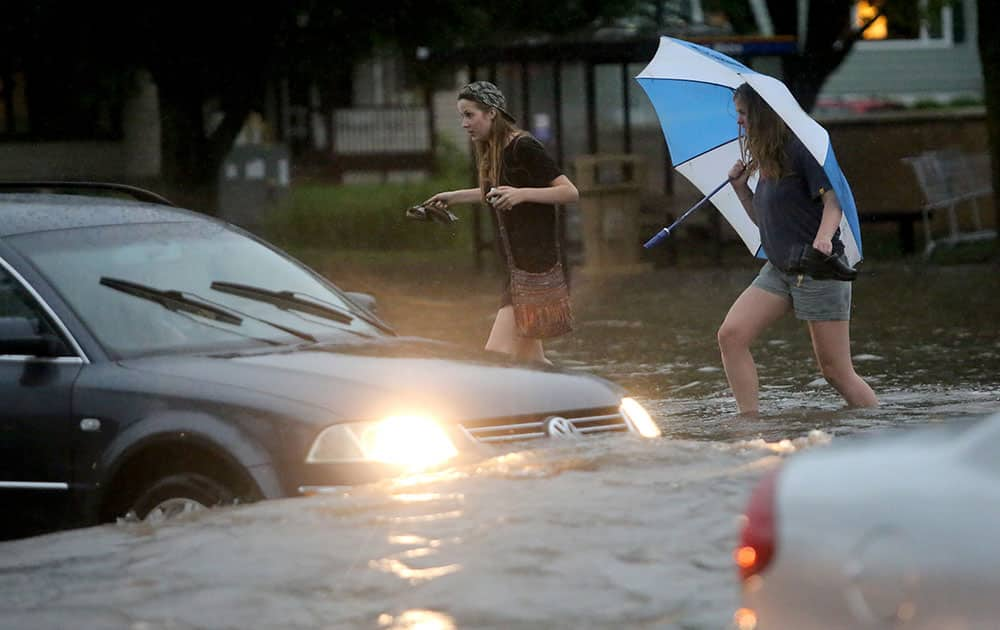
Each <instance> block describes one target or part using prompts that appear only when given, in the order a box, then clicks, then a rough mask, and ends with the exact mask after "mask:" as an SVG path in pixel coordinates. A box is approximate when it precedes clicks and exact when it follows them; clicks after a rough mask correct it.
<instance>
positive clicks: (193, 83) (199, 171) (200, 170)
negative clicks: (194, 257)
mask: <svg viewBox="0 0 1000 630" xmlns="http://www.w3.org/2000/svg"><path fill="white" fill-rule="evenodd" d="M152 74H153V80H154V81H155V82H156V86H157V89H158V92H159V108H160V130H161V131H160V133H161V144H160V154H161V176H162V178H163V182H164V185H165V186H166V189H167V193H168V195H169V196H170V198H171V199H172V200H173V201H175V202H176V203H178V204H179V205H182V206H185V207H187V208H191V209H193V210H200V211H202V212H207V213H209V214H215V211H216V205H217V203H216V199H215V194H214V193H215V187H214V183H215V182H214V180H215V174H214V173H213V172H211V170H210V169H209V167H208V164H207V159H206V158H207V156H208V151H207V141H206V136H205V119H204V114H203V104H204V97H203V94H202V91H201V89H200V87H199V86H198V85H197V80H196V79H194V78H193V75H191V74H186V73H184V72H171V71H160V70H159V69H154V70H153V71H152Z"/></svg>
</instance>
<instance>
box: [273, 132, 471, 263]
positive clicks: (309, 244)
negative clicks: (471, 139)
mask: <svg viewBox="0 0 1000 630" xmlns="http://www.w3.org/2000/svg"><path fill="white" fill-rule="evenodd" d="M437 162H438V165H439V166H438V171H439V173H440V174H439V175H437V176H435V177H433V178H431V179H428V180H425V181H417V182H401V183H389V182H381V183H365V184H342V185H336V184H331V183H323V182H310V183H302V184H295V185H293V186H292V188H291V191H290V192H289V194H288V196H287V197H286V199H285V200H284V202H283V203H282V204H281V205H280V207H279V208H278V209H277V210H275V211H274V212H272V213H270V214H269V215H268V216H267V217H266V218H265V220H264V232H265V234H266V236H267V238H268V239H270V240H273V241H275V242H277V243H280V244H281V245H283V246H285V247H290V248H328V249H338V250H339V249H383V250H439V249H465V250H467V249H469V247H471V240H472V228H471V219H470V216H471V215H470V213H471V212H474V211H475V210H474V209H473V208H472V207H471V206H470V207H466V208H458V209H456V210H455V214H457V215H458V216H459V220H458V221H457V222H456V223H453V224H452V225H448V226H445V225H439V224H437V223H424V222H417V221H412V220H410V219H407V218H405V211H406V209H407V208H409V207H410V206H413V205H415V204H418V203H420V202H422V201H424V200H426V199H428V198H430V197H431V196H433V195H434V194H435V193H438V192H441V191H443V190H454V189H457V188H468V187H469V186H470V183H471V175H470V173H469V168H470V165H469V161H468V157H467V156H463V155H462V154H461V152H460V151H458V149H456V148H455V147H453V146H452V147H449V146H447V145H446V146H442V147H441V150H439V151H438V156H437Z"/></svg>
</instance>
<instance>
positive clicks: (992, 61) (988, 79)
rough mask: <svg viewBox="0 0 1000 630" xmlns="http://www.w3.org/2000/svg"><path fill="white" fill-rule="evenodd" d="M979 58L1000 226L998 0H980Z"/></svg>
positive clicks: (999, 48) (994, 206)
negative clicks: (981, 68) (981, 67)
mask: <svg viewBox="0 0 1000 630" xmlns="http://www.w3.org/2000/svg"><path fill="white" fill-rule="evenodd" d="M976 4H977V9H978V11H979V19H978V31H979V60H980V62H981V63H982V66H983V99H984V101H985V103H986V130H987V133H988V135H989V139H990V162H991V163H992V173H993V177H992V179H993V208H994V211H995V213H996V226H997V229H1000V39H998V38H997V37H996V33H995V32H994V31H995V30H996V25H997V23H998V22H997V20H1000V7H998V6H997V3H996V0H978V2H977V3H976Z"/></svg>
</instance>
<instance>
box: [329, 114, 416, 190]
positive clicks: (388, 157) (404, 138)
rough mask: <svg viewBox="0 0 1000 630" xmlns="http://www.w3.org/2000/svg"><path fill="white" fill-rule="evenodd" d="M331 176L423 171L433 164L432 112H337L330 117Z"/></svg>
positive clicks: (339, 177) (341, 177)
mask: <svg viewBox="0 0 1000 630" xmlns="http://www.w3.org/2000/svg"><path fill="white" fill-rule="evenodd" d="M332 129H333V134H332V136H333V137H332V142H331V149H332V153H333V169H334V173H333V174H334V176H335V177H336V178H338V179H343V176H344V174H345V173H348V172H366V173H372V172H374V173H381V174H383V175H384V176H388V174H389V173H391V172H393V171H406V172H412V171H423V172H425V173H429V172H430V171H431V168H432V167H433V162H434V142H433V130H432V118H431V112H430V111H429V110H428V109H426V108H422V107H371V108H357V107H356V108H352V109H338V110H336V111H335V112H334V113H333V125H332Z"/></svg>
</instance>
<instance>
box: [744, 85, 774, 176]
mask: <svg viewBox="0 0 1000 630" xmlns="http://www.w3.org/2000/svg"><path fill="white" fill-rule="evenodd" d="M737 101H739V102H742V103H743V105H744V106H746V109H747V127H748V128H749V131H748V130H746V129H744V128H743V127H740V157H741V158H742V159H743V162H744V163H745V164H748V165H750V169H751V171H753V170H757V169H759V170H760V174H761V175H762V176H764V177H769V178H778V177H781V176H783V175H785V174H787V171H788V167H787V160H786V158H785V142H786V141H787V140H788V127H787V126H786V125H785V122H784V121H783V120H781V117H779V116H778V114H776V113H775V111H774V110H773V109H771V106H770V105H768V104H767V101H765V100H764V99H763V98H761V96H760V94H758V93H757V91H756V90H754V89H753V88H752V87H750V85H749V84H748V83H743V84H742V85H740V86H739V87H738V88H736V91H735V92H734V93H733V102H734V103H735V102H737Z"/></svg>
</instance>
